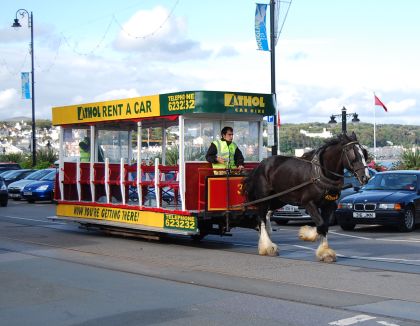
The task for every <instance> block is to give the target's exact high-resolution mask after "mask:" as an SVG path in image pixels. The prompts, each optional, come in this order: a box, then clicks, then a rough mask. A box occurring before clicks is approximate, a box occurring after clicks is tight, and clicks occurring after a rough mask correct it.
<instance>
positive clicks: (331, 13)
mask: <svg viewBox="0 0 420 326" xmlns="http://www.w3.org/2000/svg"><path fill="white" fill-rule="evenodd" d="M261 2H262V3H264V2H263V1H261ZM289 2H290V0H288V1H287V2H286V1H282V2H280V24H283V28H282V30H281V33H280V36H279V40H278V43H277V46H276V48H275V54H276V55H275V58H276V60H275V63H276V74H275V75H276V94H277V102H278V110H279V111H280V115H281V122H282V123H302V122H328V121H329V117H330V115H332V114H337V115H339V114H340V113H341V109H342V107H343V106H345V107H346V109H347V112H348V113H357V114H358V115H359V119H360V121H361V122H367V123H373V122H374V119H375V122H376V124H394V123H395V124H407V125H420V115H419V114H418V112H419V110H418V107H419V103H420V64H419V63H418V62H417V61H418V57H419V55H420V42H418V41H417V40H418V32H419V31H420V20H419V19H418V17H419V15H420V1H417V0H400V1H383V0H352V1H349V0H347V1H344V0H317V1H315V0H292V1H291V4H290V8H289V11H288V13H287V16H286V9H287V7H288V6H289ZM265 3H268V1H265ZM21 8H23V9H26V10H27V11H29V12H33V29H34V58H35V112H36V114H35V116H36V118H37V119H51V108H52V107H54V106H63V105H71V104H77V103H88V102H95V101H102V100H110V99H120V98H129V97H137V96H143V95H153V94H159V93H168V92H176V91H188V90H217V91H237V92H255V93H270V92H271V79H270V53H269V52H264V51H258V50H257V44H256V40H255V31H254V20H255V19H254V17H255V1H251V0H211V1H210V0H208V1H197V0H195V1H194V0H142V1H139V0H137V1H135V0H120V1H111V0H101V1H97V0H90V1H82V0H73V1H71V2H63V1H46V0H31V1H29V0H27V1H21V0H14V1H2V10H1V12H0V120H2V119H7V118H11V117H20V116H26V117H31V100H24V99H22V98H21V80H20V73H21V72H23V71H28V72H30V71H31V55H30V53H29V43H30V28H28V21H27V17H23V18H22V17H20V16H19V17H18V18H20V23H21V25H22V28H18V29H14V28H12V27H11V25H12V23H13V19H14V18H16V12H17V10H18V9H21ZM268 19H269V17H267V24H268ZM374 93H375V94H376V95H377V96H378V97H379V98H380V100H381V101H382V102H383V103H384V104H385V105H386V106H387V108H388V112H385V111H384V110H383V109H382V108H381V107H380V106H374V95H373V94H374ZM338 121H340V120H339V119H338Z"/></svg>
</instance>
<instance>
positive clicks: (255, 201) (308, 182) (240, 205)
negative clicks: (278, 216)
mask: <svg viewBox="0 0 420 326" xmlns="http://www.w3.org/2000/svg"><path fill="white" fill-rule="evenodd" d="M316 181H317V179H311V180H309V181H305V182H304V183H301V184H299V185H297V186H294V187H292V188H290V189H287V190H284V191H282V192H278V193H276V194H274V195H270V196H267V197H263V198H260V199H257V200H253V201H249V202H246V203H243V204H238V205H234V206H229V207H230V208H238V207H246V206H249V205H254V204H258V203H261V202H263V201H266V200H270V199H273V198H276V197H279V196H282V195H285V194H288V193H289V192H292V191H295V190H297V189H300V188H303V187H305V186H307V185H309V184H311V183H315V182H316Z"/></svg>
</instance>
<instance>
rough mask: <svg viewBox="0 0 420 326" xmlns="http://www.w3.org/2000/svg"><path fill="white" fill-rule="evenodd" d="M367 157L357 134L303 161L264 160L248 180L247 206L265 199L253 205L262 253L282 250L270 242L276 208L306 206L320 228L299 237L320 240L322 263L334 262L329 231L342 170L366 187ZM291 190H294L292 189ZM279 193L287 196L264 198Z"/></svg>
mask: <svg viewBox="0 0 420 326" xmlns="http://www.w3.org/2000/svg"><path fill="white" fill-rule="evenodd" d="M366 158H367V152H366V150H364V149H363V148H362V146H361V145H360V144H359V142H358V140H357V137H356V135H355V134H354V132H353V133H352V135H350V136H349V135H347V134H342V135H339V136H338V137H336V138H333V139H330V140H329V141H326V143H325V144H324V145H323V146H322V147H320V148H319V149H317V150H314V151H312V152H310V153H307V154H305V155H304V156H303V157H301V158H297V157H289V156H281V155H279V156H272V157H269V158H267V159H265V160H263V161H262V162H261V163H260V164H259V165H258V166H257V167H256V168H255V169H254V170H253V171H251V173H250V174H249V175H248V176H247V177H246V178H245V180H244V190H245V195H246V198H247V202H252V201H257V200H261V202H259V203H257V204H256V205H255V206H257V208H258V216H257V220H258V221H257V225H258V228H259V232H260V238H259V243H258V251H259V254H260V255H269V256H276V255H278V247H277V245H276V244H274V243H273V242H272V241H271V239H270V233H271V223H270V218H271V215H272V212H273V210H275V209H278V208H280V207H282V206H284V205H285V204H294V205H301V206H304V207H305V209H306V211H307V212H308V213H309V215H310V216H311V217H312V220H313V221H314V222H315V225H316V227H310V226H303V227H301V228H300V230H299V237H300V238H301V239H302V240H305V241H316V240H317V239H319V240H320V244H319V247H318V249H317V251H316V256H317V258H318V260H320V261H323V262H334V261H336V254H335V251H334V250H333V249H331V248H330V247H329V246H328V241H327V233H328V227H329V221H330V219H331V218H332V215H333V214H334V211H335V209H336V200H337V199H338V197H339V195H340V191H341V189H342V187H343V173H344V169H347V170H349V171H351V172H352V173H353V174H354V175H355V176H356V178H357V179H358V180H359V182H360V183H361V184H365V183H366V182H367V181H368V180H369V171H368V169H367V164H366ZM290 189H292V191H288V190H290ZM280 193H284V194H282V195H280V196H276V197H274V198H271V199H269V200H264V198H266V197H269V196H272V195H275V194H280ZM272 197H273V196H272Z"/></svg>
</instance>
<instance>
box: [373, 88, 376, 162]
mask: <svg viewBox="0 0 420 326" xmlns="http://www.w3.org/2000/svg"><path fill="white" fill-rule="evenodd" d="M373 95H375V93H373ZM373 160H374V161H376V108H375V106H374V107H373Z"/></svg>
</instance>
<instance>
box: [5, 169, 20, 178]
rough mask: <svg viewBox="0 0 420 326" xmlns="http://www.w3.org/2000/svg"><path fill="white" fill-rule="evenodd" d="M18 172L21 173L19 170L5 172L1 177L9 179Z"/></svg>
mask: <svg viewBox="0 0 420 326" xmlns="http://www.w3.org/2000/svg"><path fill="white" fill-rule="evenodd" d="M16 171H19V170H10V171H5V172H2V173H1V176H2V177H3V178H7V177H9V176H10V175H11V174H13V173H15V172H16Z"/></svg>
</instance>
